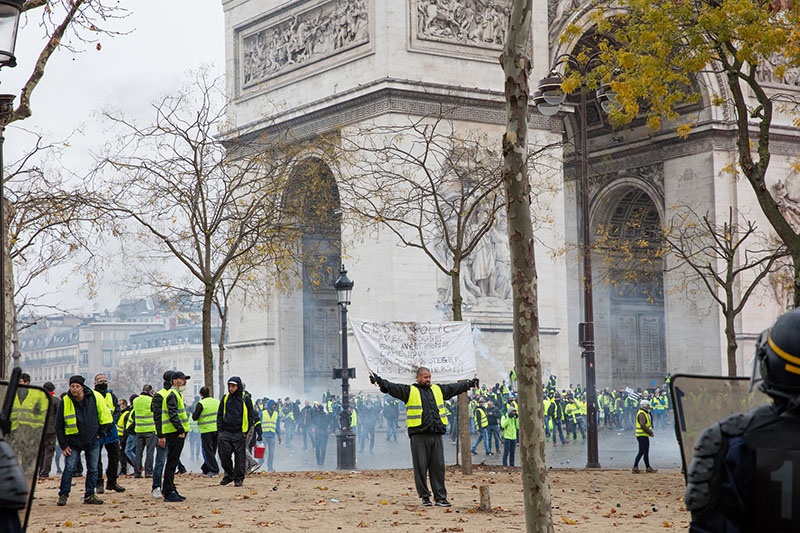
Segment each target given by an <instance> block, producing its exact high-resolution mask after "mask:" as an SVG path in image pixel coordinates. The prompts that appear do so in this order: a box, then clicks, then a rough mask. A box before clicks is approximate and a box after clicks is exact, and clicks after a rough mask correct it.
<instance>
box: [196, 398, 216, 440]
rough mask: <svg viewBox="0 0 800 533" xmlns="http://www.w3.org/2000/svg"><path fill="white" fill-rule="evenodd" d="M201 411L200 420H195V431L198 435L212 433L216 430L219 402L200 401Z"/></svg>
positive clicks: (206, 399)
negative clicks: (197, 430)
mask: <svg viewBox="0 0 800 533" xmlns="http://www.w3.org/2000/svg"><path fill="white" fill-rule="evenodd" d="M200 405H202V406H203V410H202V411H201V412H200V418H198V419H197V429H199V430H200V433H201V434H202V433H212V432H214V431H216V430H217V413H218V412H219V400H217V399H216V398H210V397H209V398H203V399H202V400H200Z"/></svg>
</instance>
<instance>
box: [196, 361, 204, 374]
mask: <svg viewBox="0 0 800 533" xmlns="http://www.w3.org/2000/svg"><path fill="white" fill-rule="evenodd" d="M202 368H203V360H202V359H195V360H194V370H195V372H199V371H200V370H201V369H202Z"/></svg>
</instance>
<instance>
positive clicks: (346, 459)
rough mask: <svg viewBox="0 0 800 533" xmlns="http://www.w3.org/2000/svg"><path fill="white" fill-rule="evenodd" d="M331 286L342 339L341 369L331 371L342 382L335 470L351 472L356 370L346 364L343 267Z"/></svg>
mask: <svg viewBox="0 0 800 533" xmlns="http://www.w3.org/2000/svg"><path fill="white" fill-rule="evenodd" d="M333 286H334V288H335V289H336V300H337V302H338V304H339V310H340V312H341V318H342V323H341V330H340V332H339V333H340V335H341V339H342V368H334V369H333V379H341V380H342V412H341V413H340V414H339V432H338V433H337V434H336V468H337V469H339V470H353V469H354V468H355V467H356V436H355V434H354V433H353V430H352V428H351V426H350V421H351V411H350V380H351V379H355V377H356V369H355V368H350V367H349V366H348V362H347V306H348V305H350V293H351V291H352V290H353V282H352V281H351V280H350V278H348V277H347V270H345V268H344V265H342V267H341V270H340V272H339V277H338V278H336V282H335V283H334V284H333Z"/></svg>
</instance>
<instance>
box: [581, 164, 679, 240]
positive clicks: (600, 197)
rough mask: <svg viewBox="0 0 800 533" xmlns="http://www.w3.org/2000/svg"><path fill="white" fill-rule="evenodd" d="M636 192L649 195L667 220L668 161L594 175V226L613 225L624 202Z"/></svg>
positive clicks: (661, 217)
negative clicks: (666, 170)
mask: <svg viewBox="0 0 800 533" xmlns="http://www.w3.org/2000/svg"><path fill="white" fill-rule="evenodd" d="M632 191H641V192H643V193H644V194H647V196H649V198H650V201H651V202H652V203H653V204H654V205H655V208H656V210H657V211H658V219H659V220H664V217H665V207H664V164H663V163H661V162H659V163H654V164H652V165H646V166H643V167H639V168H632V169H626V170H625V171H623V172H614V173H609V174H603V175H599V176H595V177H592V178H591V179H590V180H589V209H590V214H589V219H590V223H591V225H592V227H596V226H597V225H601V226H609V225H610V224H611V223H612V222H613V220H614V217H615V213H616V211H617V207H618V206H619V204H620V202H621V201H622V200H623V199H624V198H625V197H626V196H627V195H628V194H629V193H631V192H632Z"/></svg>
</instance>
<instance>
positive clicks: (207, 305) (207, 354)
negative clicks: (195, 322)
mask: <svg viewBox="0 0 800 533" xmlns="http://www.w3.org/2000/svg"><path fill="white" fill-rule="evenodd" d="M212 305H214V285H213V284H212V285H209V284H208V283H206V288H205V291H203V315H202V320H203V381H204V384H205V386H206V387H208V390H209V393H210V395H211V397H212V398H213V397H215V394H214V350H213V349H212V347H211V307H212ZM220 371H222V369H220Z"/></svg>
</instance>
